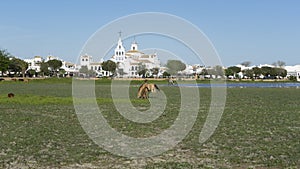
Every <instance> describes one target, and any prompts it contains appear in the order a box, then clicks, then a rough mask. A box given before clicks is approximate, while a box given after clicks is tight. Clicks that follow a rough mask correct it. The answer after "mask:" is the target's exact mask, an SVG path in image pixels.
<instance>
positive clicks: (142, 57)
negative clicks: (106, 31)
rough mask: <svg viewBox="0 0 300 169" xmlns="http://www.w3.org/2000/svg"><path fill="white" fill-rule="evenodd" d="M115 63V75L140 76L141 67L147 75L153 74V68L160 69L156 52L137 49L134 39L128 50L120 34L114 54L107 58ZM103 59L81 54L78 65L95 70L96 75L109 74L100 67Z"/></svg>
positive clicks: (109, 74) (109, 73)
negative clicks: (94, 59) (98, 59)
mask: <svg viewBox="0 0 300 169" xmlns="http://www.w3.org/2000/svg"><path fill="white" fill-rule="evenodd" d="M109 60H111V61H113V62H115V63H116V64H117V70H116V76H117V77H125V78H127V77H128V78H131V77H134V78H135V77H142V75H139V74H138V72H139V71H140V70H141V68H143V69H146V70H147V72H146V74H147V75H148V76H151V75H153V72H152V71H151V70H153V68H157V69H160V61H159V59H158V57H157V54H156V53H153V54H145V53H143V52H141V51H139V50H138V43H137V42H136V41H135V40H134V41H133V42H132V43H131V47H130V50H127V51H126V49H125V47H124V46H123V42H122V39H121V36H119V40H118V43H117V46H116V48H115V49H114V54H113V55H112V56H111V58H110V59H109ZM103 61H104V60H103V59H101V60H100V61H99V62H94V61H93V58H92V56H89V55H88V54H85V55H82V56H81V57H80V66H79V68H80V67H82V66H87V68H88V69H89V70H93V71H95V72H96V74H97V76H111V75H112V73H111V72H107V71H104V70H103V69H102V63H103Z"/></svg>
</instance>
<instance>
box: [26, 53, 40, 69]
mask: <svg viewBox="0 0 300 169" xmlns="http://www.w3.org/2000/svg"><path fill="white" fill-rule="evenodd" d="M24 61H25V62H27V63H28V69H27V70H30V69H31V70H35V71H36V72H40V71H41V63H42V62H43V58H42V57H41V56H35V57H34V58H33V59H24Z"/></svg>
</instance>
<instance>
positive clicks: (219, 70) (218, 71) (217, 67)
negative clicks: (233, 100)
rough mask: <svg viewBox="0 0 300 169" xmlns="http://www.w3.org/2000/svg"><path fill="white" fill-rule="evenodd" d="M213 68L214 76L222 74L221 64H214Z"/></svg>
mask: <svg viewBox="0 0 300 169" xmlns="http://www.w3.org/2000/svg"><path fill="white" fill-rule="evenodd" d="M214 70H215V75H216V76H222V77H223V76H224V70H223V67H222V66H220V65H216V66H215V67H214Z"/></svg>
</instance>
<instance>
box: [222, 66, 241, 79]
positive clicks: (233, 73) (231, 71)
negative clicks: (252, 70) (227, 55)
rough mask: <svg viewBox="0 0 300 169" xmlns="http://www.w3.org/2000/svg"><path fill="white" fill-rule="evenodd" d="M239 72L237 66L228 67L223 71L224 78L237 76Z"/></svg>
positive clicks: (239, 69)
mask: <svg viewBox="0 0 300 169" xmlns="http://www.w3.org/2000/svg"><path fill="white" fill-rule="evenodd" d="M239 72H241V68H240V67H237V66H230V67H228V68H227V69H226V70H225V73H226V76H227V77H228V76H230V75H231V76H234V77H236V76H237V73H239Z"/></svg>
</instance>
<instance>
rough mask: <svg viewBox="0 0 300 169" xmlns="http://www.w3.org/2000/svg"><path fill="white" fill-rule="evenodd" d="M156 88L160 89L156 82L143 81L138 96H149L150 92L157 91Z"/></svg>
mask: <svg viewBox="0 0 300 169" xmlns="http://www.w3.org/2000/svg"><path fill="white" fill-rule="evenodd" d="M155 89H157V90H160V89H159V88H158V87H157V85H156V84H153V83H143V84H142V85H141V86H140V87H139V90H138V94H137V97H138V98H144V99H145V98H148V92H155Z"/></svg>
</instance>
